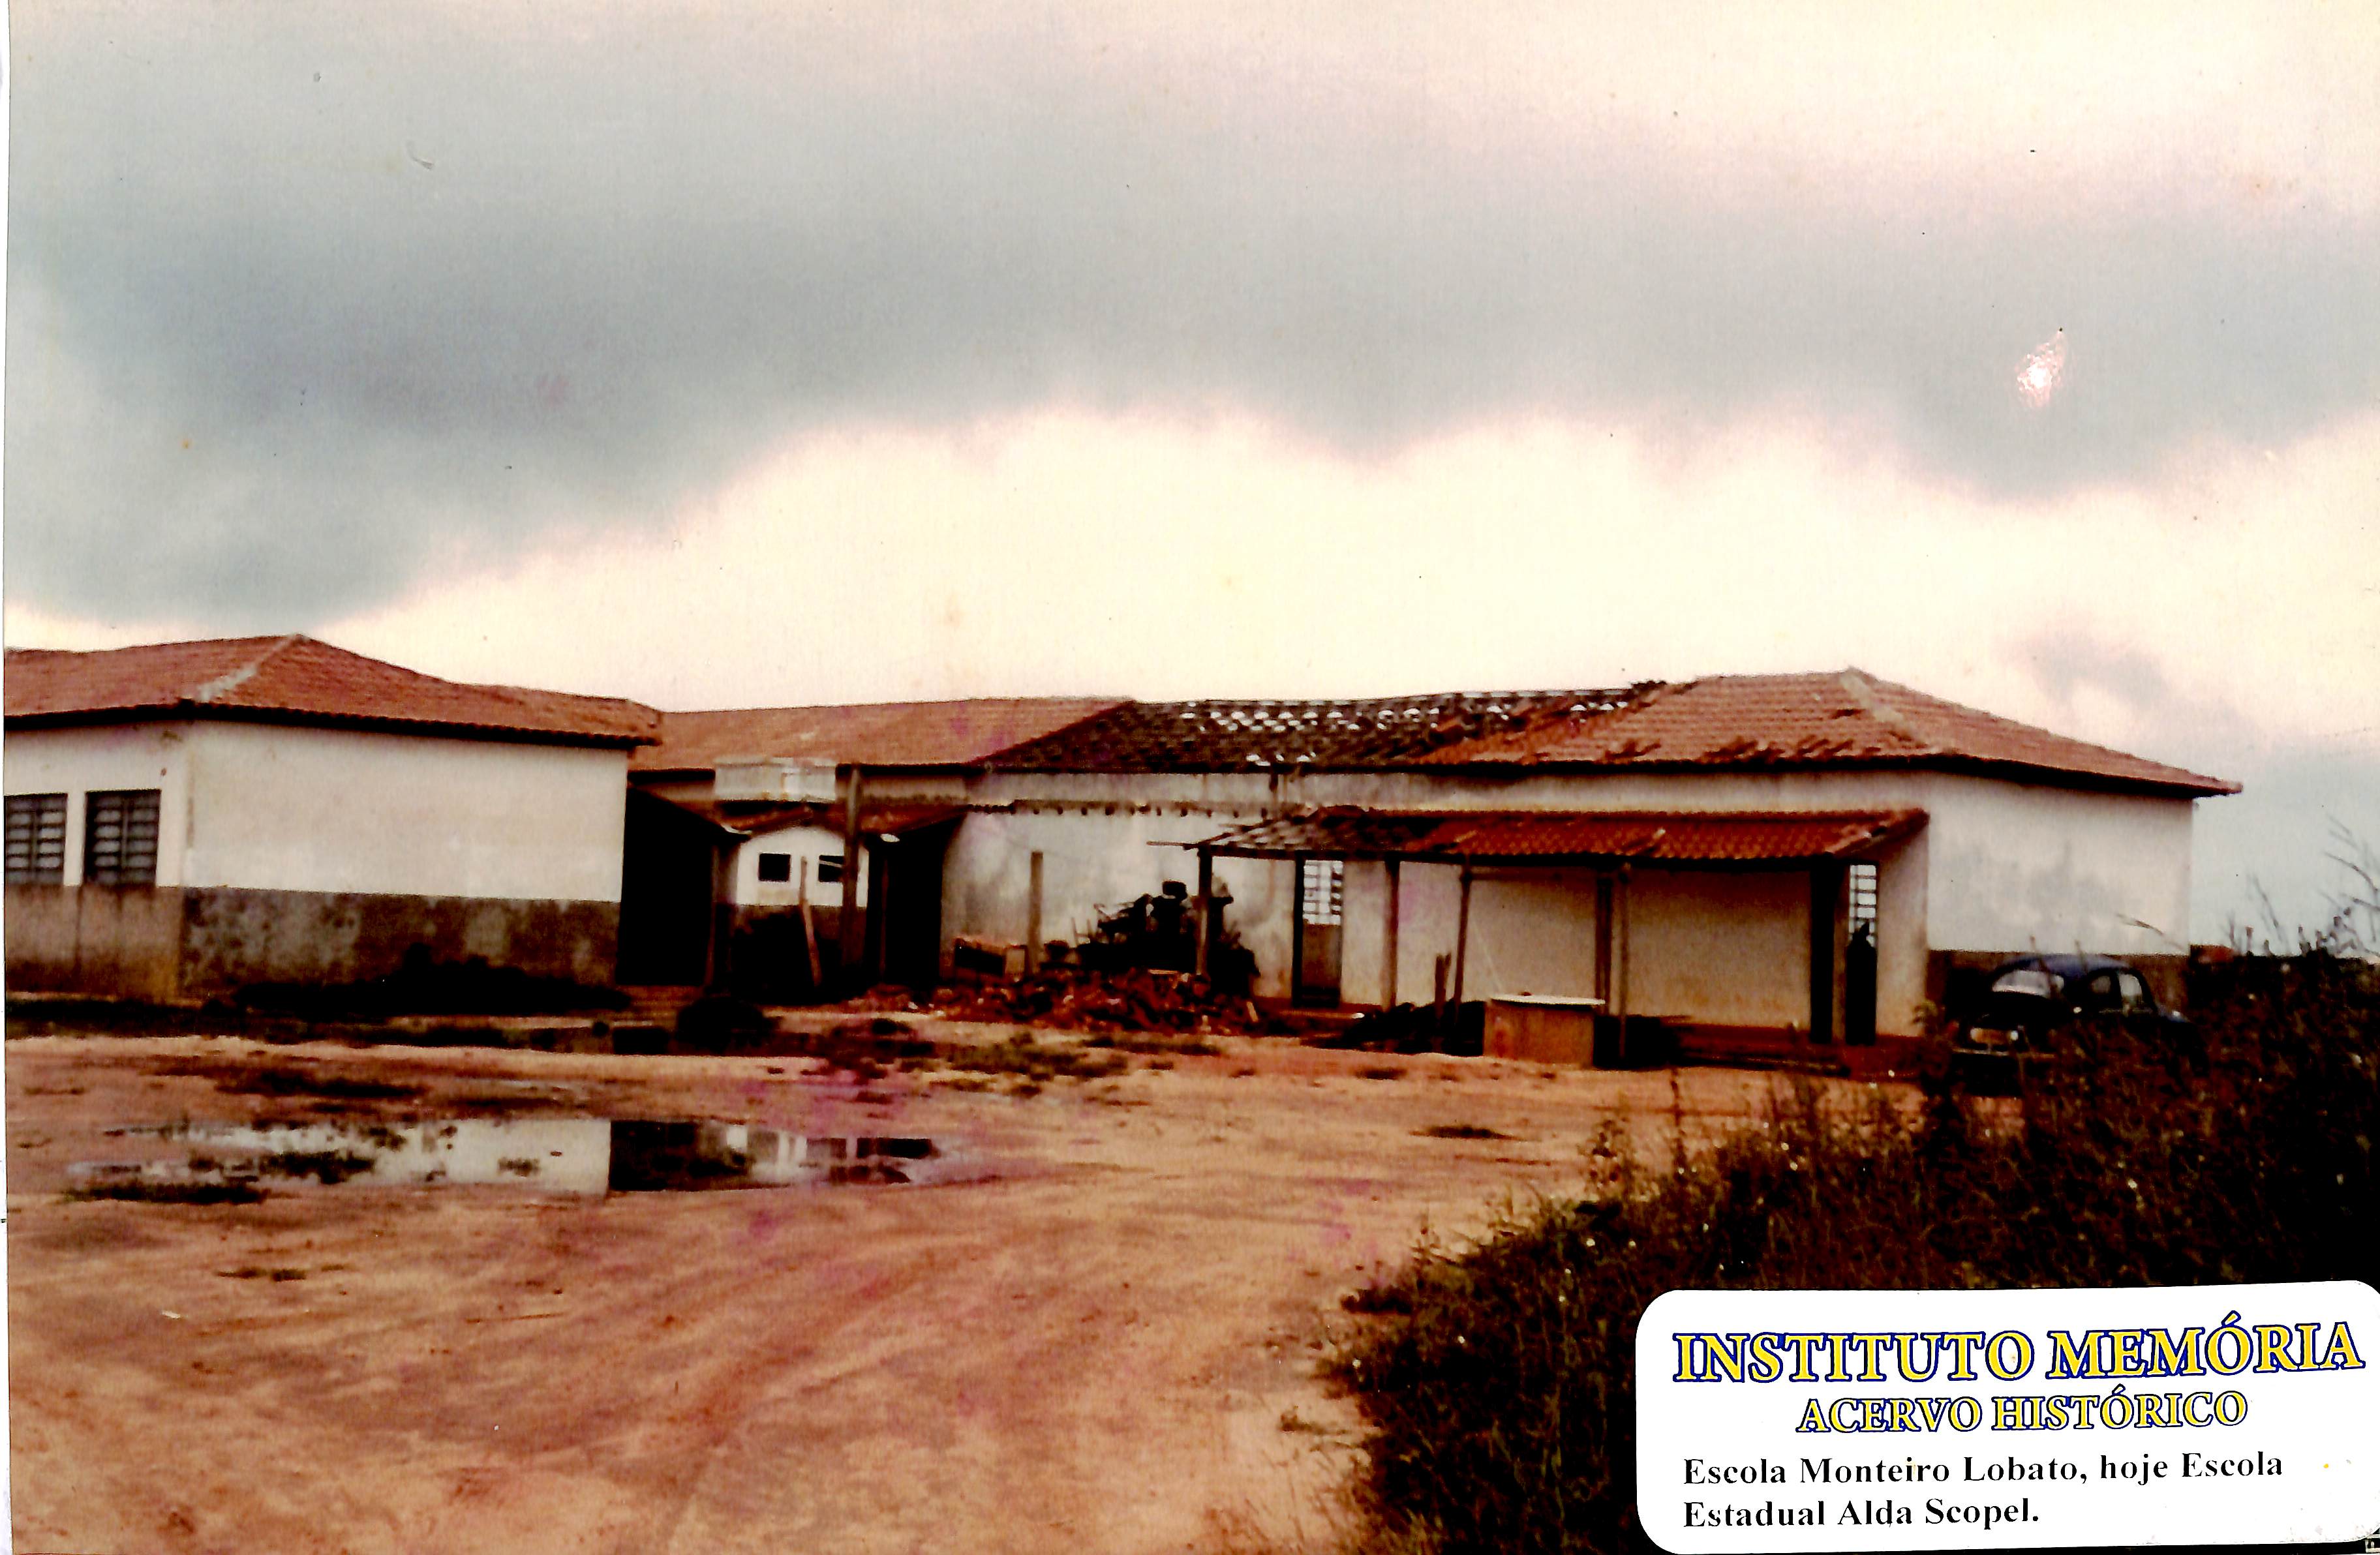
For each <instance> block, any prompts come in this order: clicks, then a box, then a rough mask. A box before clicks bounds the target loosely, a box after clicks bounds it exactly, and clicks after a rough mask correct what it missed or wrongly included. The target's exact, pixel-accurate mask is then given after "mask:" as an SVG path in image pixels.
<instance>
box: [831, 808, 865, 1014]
mask: <svg viewBox="0 0 2380 1555" xmlns="http://www.w3.org/2000/svg"><path fill="white" fill-rule="evenodd" d="M836 775H837V777H838V778H839V779H840V780H841V782H842V785H843V905H842V907H841V908H840V909H838V910H837V912H836V913H835V931H836V932H835V939H836V944H837V949H838V950H839V951H840V952H841V954H840V956H839V957H838V959H839V961H840V962H841V964H842V965H841V966H840V967H839V968H838V970H839V971H840V972H841V975H842V978H843V981H844V983H845V985H847V986H849V987H853V988H857V987H859V986H861V984H862V983H863V982H864V980H865V978H867V975H868V968H867V966H865V965H864V962H865V960H866V958H867V955H868V915H867V913H866V911H865V910H864V909H862V908H861V906H860V905H859V887H860V881H863V880H865V879H866V878H867V874H868V859H867V851H868V850H867V845H866V844H865V843H864V842H863V841H862V840H861V834H860V830H859V790H860V785H861V784H862V782H863V778H862V774H861V772H860V770H859V768H858V767H857V766H856V765H855V766H847V767H844V768H842V769H840V770H839V771H838V772H837V774H836Z"/></svg>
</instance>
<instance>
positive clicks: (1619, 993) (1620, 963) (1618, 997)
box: [1611, 864, 1631, 1065]
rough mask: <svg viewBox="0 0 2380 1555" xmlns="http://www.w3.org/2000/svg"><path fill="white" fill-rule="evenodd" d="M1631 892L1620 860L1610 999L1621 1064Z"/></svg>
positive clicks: (1625, 1037)
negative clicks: (1617, 918)
mask: <svg viewBox="0 0 2380 1555" xmlns="http://www.w3.org/2000/svg"><path fill="white" fill-rule="evenodd" d="M1630 894H1631V893H1630V891H1629V867H1628V866H1627V865H1625V864H1622V865H1621V866H1620V881H1619V884H1618V885H1617V886H1616V887H1615V888H1614V890H1613V892H1612V895H1613V898H1614V905H1616V906H1618V908H1619V910H1620V932H1619V933H1618V935H1617V936H1616V937H1615V938H1616V940H1617V943H1615V944H1614V945H1613V947H1612V954H1611V962H1612V966H1611V1000H1612V1004H1613V1014H1614V1017H1615V1018H1616V1019H1617V1020H1618V1021H1619V1025H1618V1026H1616V1027H1613V1032H1612V1034H1613V1036H1614V1038H1615V1039H1616V1042H1615V1045H1614V1046H1615V1051H1617V1053H1618V1055H1619V1059H1620V1062H1621V1063H1622V1064H1623V1065H1624V1064H1625V1063H1627V1062H1628V929H1629V923H1628V918H1629V901H1628V898H1629V896H1630Z"/></svg>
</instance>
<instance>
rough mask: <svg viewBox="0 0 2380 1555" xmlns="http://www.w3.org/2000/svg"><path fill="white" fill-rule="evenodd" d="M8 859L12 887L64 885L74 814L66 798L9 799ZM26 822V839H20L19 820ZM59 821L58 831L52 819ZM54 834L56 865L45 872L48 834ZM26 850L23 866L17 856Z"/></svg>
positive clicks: (30, 796)
mask: <svg viewBox="0 0 2380 1555" xmlns="http://www.w3.org/2000/svg"><path fill="white" fill-rule="evenodd" d="M7 799H8V808H7V856H6V871H5V872H6V880H7V883H8V884H10V885H63V884H64V883H66V878H67V816H68V814H69V813H70V811H71V807H70V805H69V804H68V798H67V795H66V794H64V793H63V792H61V793H55V794H11V795H9V796H7ZM20 815H21V816H23V817H24V818H25V821H24V827H23V833H24V834H23V835H22V836H21V837H19V835H18V817H19V816H20ZM53 817H55V827H53V825H52V818H53ZM44 832H51V833H52V837H51V840H52V843H53V851H54V853H55V862H54V863H52V864H51V865H49V866H48V867H47V868H44V867H43V866H42V842H43V834H44ZM20 845H21V846H22V848H23V849H24V862H23V863H21V864H19V863H18V858H17V853H18V847H19V846H20Z"/></svg>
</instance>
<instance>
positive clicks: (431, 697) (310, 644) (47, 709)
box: [7, 636, 659, 747]
mask: <svg viewBox="0 0 2380 1555" xmlns="http://www.w3.org/2000/svg"><path fill="white" fill-rule="evenodd" d="M151 718H221V719H232V720H239V721H245V722H249V723H306V724H330V725H340V726H350V727H365V728H373V729H387V730H395V731H399V732H412V733H422V734H442V735H476V736H480V737H492V738H504V739H524V740H531V741H539V742H543V743H552V744H562V745H593V746H620V747H628V746H637V745H646V744H650V742H651V741H652V739H653V737H654V733H655V729H656V726H657V723H658V721H659V715H658V714H657V713H655V712H654V711H653V710H652V709H650V708H649V707H645V706H643V705H642V704H640V703H637V702H631V701H625V700H622V699H619V698H615V697H580V696H574V695H572V694H570V693H568V692H564V691H538V690H532V689H530V688H528V687H527V686H475V685H470V684H468V683H466V682H461V681H452V680H441V679H439V678H438V677H437V676H435V675H427V674H419V672H417V671H413V670H408V669H405V668H402V667H401V666H399V665H395V664H391V663H387V662H383V661H382V660H379V659H368V658H366V657H364V656H363V655H362V654H360V653H350V652H348V651H347V650H346V649H344V648H334V647H333V646H331V645H330V644H329V643H327V642H320V641H317V640H316V639H315V638H310V637H302V636H287V637H273V638H216V639H212V640H208V641H201V642H165V643H152V644H149V645H145V646H143V647H140V648H118V649H112V650H103V651H99V652H90V653H83V652H66V651H58V650H46V649H24V648H12V649H10V650H8V654H7V721H8V723H9V724H10V726H12V727H19V728H40V727H44V726H53V727H55V726H61V725H67V724H76V723H125V722H128V721H130V720H134V719H151Z"/></svg>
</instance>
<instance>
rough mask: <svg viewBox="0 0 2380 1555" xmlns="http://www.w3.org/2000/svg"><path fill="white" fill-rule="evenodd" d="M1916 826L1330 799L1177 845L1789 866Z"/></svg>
mask: <svg viewBox="0 0 2380 1555" xmlns="http://www.w3.org/2000/svg"><path fill="white" fill-rule="evenodd" d="M1924 825H1925V811H1924V810H1922V809H1885V810H1815V811H1814V810H1694V811H1669V810H1664V811H1654V810H1372V809H1363V808H1356V807H1354V806H1335V807H1331V808H1324V809H1317V810H1309V811H1306V812H1305V813H1303V814H1298V815H1289V816H1280V817H1276V818H1275V819H1273V820H1262V821H1258V822H1257V823H1256V824H1254V825H1252V826H1241V827H1235V828H1233V830H1231V831H1229V832H1222V833H1220V835H1218V836H1214V837H1210V838H1208V839H1207V840H1206V841H1205V842H1200V843H1188V844H1183V845H1184V846H1187V847H1195V848H1197V849H1199V850H1201V851H1203V852H1206V853H1209V854H1214V855H1217V856H1222V857H1227V858H1290V857H1293V856H1297V855H1300V854H1311V855H1315V856H1320V857H1330V858H1415V859H1425V860H1434V861H1439V862H1445V863H1459V864H1470V863H1528V864H1621V863H1636V864H1666V865H1674V866H1679V867H1686V868H1691V867H1695V866H1713V865H1729V864H1738V865H1762V864H1766V865H1790V864H1805V863H1812V862H1815V861H1817V860H1820V859H1851V858H1858V857H1861V856H1865V855H1867V854H1869V853H1872V852H1874V851H1875V850H1876V848H1878V847H1881V846H1882V845H1884V844H1887V843H1889V842H1893V841H1895V840H1897V839H1899V838H1901V837H1904V836H1907V835H1908V834H1909V833H1911V832H1914V831H1916V830H1917V829H1918V828H1920V827H1922V826H1924Z"/></svg>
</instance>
